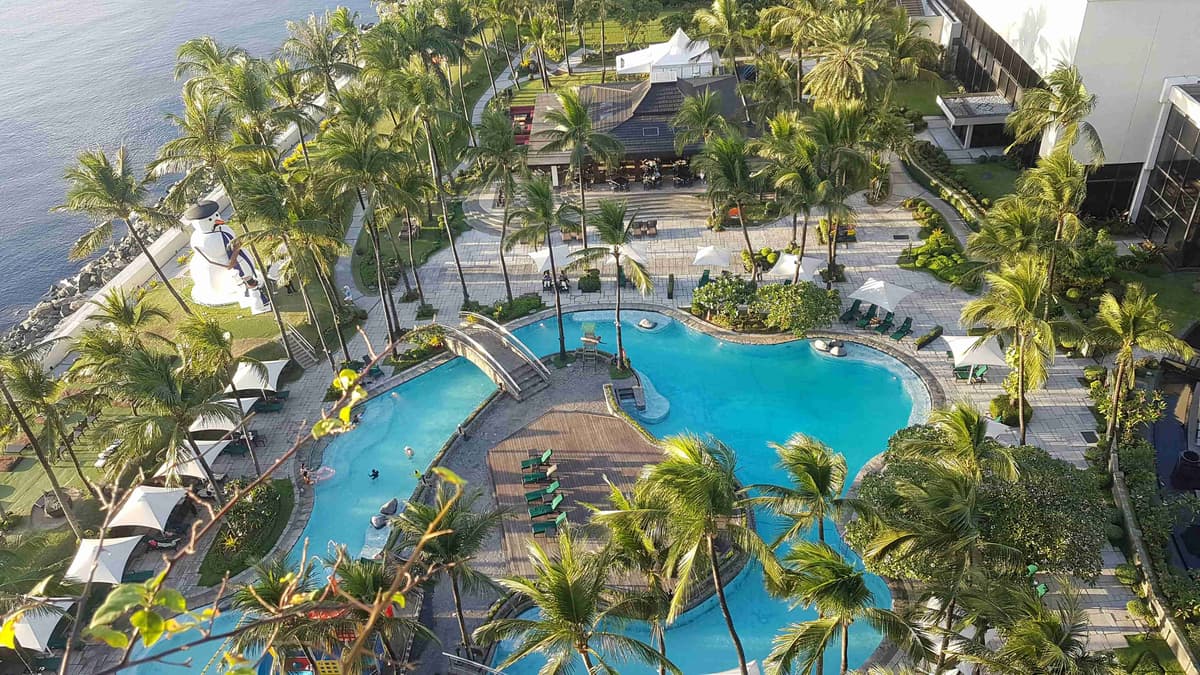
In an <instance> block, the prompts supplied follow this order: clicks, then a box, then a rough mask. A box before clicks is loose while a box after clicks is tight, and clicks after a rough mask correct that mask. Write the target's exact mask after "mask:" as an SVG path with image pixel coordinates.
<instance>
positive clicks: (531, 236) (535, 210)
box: [505, 177, 575, 362]
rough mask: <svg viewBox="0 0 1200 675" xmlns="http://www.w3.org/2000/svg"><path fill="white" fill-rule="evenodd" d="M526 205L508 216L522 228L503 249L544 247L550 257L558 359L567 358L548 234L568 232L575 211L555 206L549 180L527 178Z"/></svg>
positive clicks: (556, 273)
mask: <svg viewBox="0 0 1200 675" xmlns="http://www.w3.org/2000/svg"><path fill="white" fill-rule="evenodd" d="M523 188H524V192H525V204H524V205H523V206H522V207H521V208H519V209H517V210H515V211H513V212H512V213H510V214H509V217H510V218H516V219H517V220H518V221H520V222H521V227H520V228H518V229H517V230H516V231H515V232H513V233H512V234H510V235H508V241H507V242H506V243H505V246H506V247H507V249H508V250H512V248H513V247H514V246H516V245H517V244H530V245H533V246H541V245H542V244H545V245H546V252H547V253H549V255H550V276H551V278H552V279H554V284H553V285H554V314H555V316H556V317H557V318H558V357H559V359H561V360H562V361H564V362H565V361H566V359H567V338H566V334H565V333H564V332H563V320H562V296H561V294H560V292H559V286H558V261H556V260H555V259H554V245H553V243H552V242H551V241H550V235H551V234H552V233H553V232H554V231H555V230H562V229H564V228H566V229H568V230H570V229H573V228H574V227H575V223H573V222H571V221H570V220H568V219H567V214H568V213H571V212H573V211H574V209H573V208H572V207H571V206H569V205H567V204H559V205H558V206H555V205H554V189H553V188H551V187H550V180H549V179H548V178H544V177H543V178H529V179H527V180H526V181H525V183H524V185H523Z"/></svg>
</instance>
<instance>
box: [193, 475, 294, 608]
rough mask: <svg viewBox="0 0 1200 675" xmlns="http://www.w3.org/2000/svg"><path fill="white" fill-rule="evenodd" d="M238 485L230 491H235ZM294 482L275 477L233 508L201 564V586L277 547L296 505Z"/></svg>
mask: <svg viewBox="0 0 1200 675" xmlns="http://www.w3.org/2000/svg"><path fill="white" fill-rule="evenodd" d="M234 487H235V484H234V483H231V484H230V485H229V486H228V487H227V488H226V490H227V491H229V492H232V490H233V489H234ZM295 503H296V497H295V495H294V494H293V493H292V481H290V480H287V479H280V480H272V481H270V482H267V483H263V484H262V485H260V486H259V487H257V488H255V490H253V491H252V492H251V493H250V494H247V495H245V496H243V497H242V499H241V500H240V501H239V502H238V503H237V504H235V505H234V506H233V508H231V509H230V510H229V513H228V514H227V515H226V517H225V523H224V524H223V525H222V526H221V529H220V531H218V532H217V536H216V538H215V539H214V540H213V544H212V546H210V547H209V549H208V553H207V554H205V556H204V561H203V562H201V563H200V578H199V580H198V582H197V583H199V585H201V586H215V585H216V584H219V583H221V580H222V579H223V578H225V575H226V574H229V575H230V576H233V575H235V574H237V573H238V572H241V571H243V570H246V569H249V568H250V567H252V566H253V565H255V564H256V563H257V562H259V561H260V560H262V559H263V557H265V556H266V555H267V554H268V553H270V552H271V550H272V549H273V548H275V542H277V541H279V537H280V535H282V534H283V530H284V529H285V528H286V527H287V524H288V521H289V520H290V519H291V517H292V509H293V507H295Z"/></svg>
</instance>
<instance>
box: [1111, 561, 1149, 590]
mask: <svg viewBox="0 0 1200 675" xmlns="http://www.w3.org/2000/svg"><path fill="white" fill-rule="evenodd" d="M1113 576H1115V577H1116V578H1117V581H1119V582H1121V583H1123V584H1125V585H1126V586H1133V585H1134V584H1136V583H1138V582H1139V581H1141V580H1142V573H1141V572H1140V571H1138V568H1137V565H1133V564H1131V563H1127V562H1125V563H1121V564H1120V565H1117V568H1116V570H1114V571H1113Z"/></svg>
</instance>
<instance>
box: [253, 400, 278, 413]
mask: <svg viewBox="0 0 1200 675" xmlns="http://www.w3.org/2000/svg"><path fill="white" fill-rule="evenodd" d="M250 410H252V411H254V412H256V413H273V412H279V411H280V410H283V401H266V400H263V401H255V402H254V405H253V406H252V407H251V408H250Z"/></svg>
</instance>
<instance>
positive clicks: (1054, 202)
mask: <svg viewBox="0 0 1200 675" xmlns="http://www.w3.org/2000/svg"><path fill="white" fill-rule="evenodd" d="M1017 195H1018V198H1020V199H1027V200H1029V201H1030V202H1031V203H1033V204H1035V205H1037V206H1040V207H1041V208H1042V209H1044V210H1045V211H1046V212H1047V213H1048V214H1049V215H1050V216H1051V217H1052V218H1053V219H1054V238H1053V239H1052V243H1050V244H1049V245H1048V248H1049V255H1048V256H1047V264H1046V280H1047V281H1046V292H1047V298H1046V300H1047V302H1046V304H1045V306H1044V307H1043V308H1042V318H1049V315H1050V302H1049V300H1050V297H1049V296H1050V295H1051V294H1053V293H1054V282H1055V276H1054V272H1055V263H1056V262H1057V260H1058V254H1059V252H1060V250H1061V252H1062V253H1064V254H1066V255H1071V254H1072V253H1073V249H1072V248H1071V242H1073V241H1074V239H1075V237H1076V235H1078V233H1079V231H1080V230H1081V229H1082V228H1083V221H1082V220H1081V219H1080V217H1079V210H1080V209H1081V208H1083V200H1084V197H1085V196H1086V195H1087V169H1086V168H1085V167H1084V166H1083V165H1082V164H1080V163H1079V162H1077V161H1075V158H1074V157H1072V156H1071V153H1070V151H1069V150H1067V149H1065V148H1062V149H1059V150H1057V151H1055V152H1054V153H1052V154H1050V155H1049V156H1046V157H1043V158H1041V159H1039V160H1038V163H1037V166H1035V167H1033V168H1032V169H1029V170H1028V171H1026V172H1025V173H1023V174H1021V177H1020V178H1019V179H1018V180H1017Z"/></svg>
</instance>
